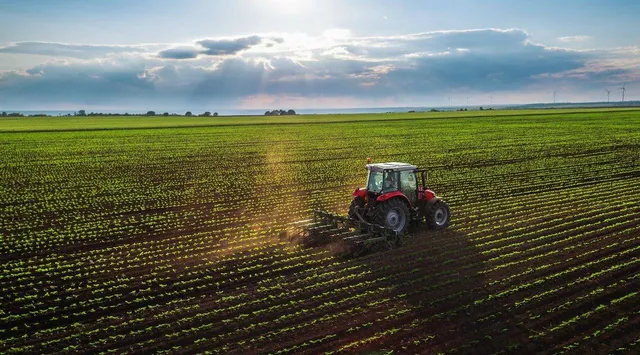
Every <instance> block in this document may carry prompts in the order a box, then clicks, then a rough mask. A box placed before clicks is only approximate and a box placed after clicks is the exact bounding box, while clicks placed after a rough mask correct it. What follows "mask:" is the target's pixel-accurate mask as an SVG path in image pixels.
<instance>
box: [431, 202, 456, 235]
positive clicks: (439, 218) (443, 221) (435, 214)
mask: <svg viewBox="0 0 640 355" xmlns="http://www.w3.org/2000/svg"><path fill="white" fill-rule="evenodd" d="M425 219H426V220H427V225H429V227H430V228H432V229H444V228H447V227H448V226H449V222H450V221H451V212H450V211H449V205H447V203H446V202H444V201H438V202H436V203H435V204H433V206H430V207H427V213H426V214H425Z"/></svg>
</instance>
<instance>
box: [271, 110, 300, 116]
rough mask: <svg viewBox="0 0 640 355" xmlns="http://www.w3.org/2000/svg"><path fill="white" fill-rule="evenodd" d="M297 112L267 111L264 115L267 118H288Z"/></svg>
mask: <svg viewBox="0 0 640 355" xmlns="http://www.w3.org/2000/svg"><path fill="white" fill-rule="evenodd" d="M295 114H296V111H294V110H288V111H285V110H273V111H266V112H265V113H264V115H265V116H287V115H295Z"/></svg>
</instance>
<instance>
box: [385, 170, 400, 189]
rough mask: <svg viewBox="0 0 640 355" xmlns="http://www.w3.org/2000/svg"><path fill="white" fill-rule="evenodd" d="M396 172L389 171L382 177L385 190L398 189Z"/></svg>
mask: <svg viewBox="0 0 640 355" xmlns="http://www.w3.org/2000/svg"><path fill="white" fill-rule="evenodd" d="M395 175H396V174H394V173H391V174H388V175H387V177H386V178H385V179H384V185H383V186H384V189H385V190H397V189H398V182H397V181H396V176H395Z"/></svg>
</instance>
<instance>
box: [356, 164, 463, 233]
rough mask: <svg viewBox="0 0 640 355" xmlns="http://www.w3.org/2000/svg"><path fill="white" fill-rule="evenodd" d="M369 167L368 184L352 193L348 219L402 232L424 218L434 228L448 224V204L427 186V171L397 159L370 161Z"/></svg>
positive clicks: (449, 216)
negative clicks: (389, 161)
mask: <svg viewBox="0 0 640 355" xmlns="http://www.w3.org/2000/svg"><path fill="white" fill-rule="evenodd" d="M366 167H367V169H368V170H369V175H368V177H367V187H363V188H359V189H356V190H355V191H354V192H353V196H354V197H353V201H352V202H351V206H350V207H349V219H351V220H353V221H354V222H355V221H364V222H368V223H372V224H377V225H381V226H384V227H386V228H390V229H393V230H394V231H397V232H398V233H400V234H405V233H406V232H407V230H408V228H409V225H410V224H411V223H412V222H413V223H415V222H421V221H422V220H423V219H424V220H425V221H426V223H427V225H428V226H429V227H430V228H433V229H443V228H446V227H447V226H449V221H450V218H451V213H450V211H449V206H448V205H447V203H446V202H445V201H444V200H442V199H441V198H439V197H437V196H436V194H435V193H434V192H433V191H432V190H429V189H428V188H427V186H426V184H425V183H426V179H425V174H426V170H421V169H418V168H417V167H416V166H415V165H411V164H406V163H396V162H391V163H378V164H371V163H369V164H367V165H366ZM418 174H420V175H419V176H420V182H421V184H419V183H418Z"/></svg>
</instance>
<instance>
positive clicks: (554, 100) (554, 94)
mask: <svg viewBox="0 0 640 355" xmlns="http://www.w3.org/2000/svg"><path fill="white" fill-rule="evenodd" d="M557 94H558V92H557V91H554V92H553V103H554V104H555V103H556V95H557Z"/></svg>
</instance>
